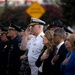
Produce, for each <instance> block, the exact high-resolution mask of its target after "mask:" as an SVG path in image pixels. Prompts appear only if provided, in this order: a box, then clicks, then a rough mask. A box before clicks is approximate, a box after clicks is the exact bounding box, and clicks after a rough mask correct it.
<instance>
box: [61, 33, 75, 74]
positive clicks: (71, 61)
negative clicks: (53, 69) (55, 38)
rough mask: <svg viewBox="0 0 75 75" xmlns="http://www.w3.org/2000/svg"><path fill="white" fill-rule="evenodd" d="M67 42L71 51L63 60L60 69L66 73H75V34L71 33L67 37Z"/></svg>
mask: <svg viewBox="0 0 75 75" xmlns="http://www.w3.org/2000/svg"><path fill="white" fill-rule="evenodd" d="M65 43H66V47H67V48H68V51H69V52H68V53H67V55H66V58H65V60H64V61H63V62H62V64H61V67H60V69H61V71H62V73H64V75H75V34H70V35H69V36H68V37H67V38H66V41H65Z"/></svg>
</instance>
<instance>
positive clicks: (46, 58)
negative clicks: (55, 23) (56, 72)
mask: <svg viewBox="0 0 75 75" xmlns="http://www.w3.org/2000/svg"><path fill="white" fill-rule="evenodd" d="M53 34H54V32H53V31H51V30H47V31H45V35H44V36H43V43H44V48H43V50H42V52H41V54H40V56H39V58H38V59H37V61H36V63H35V64H36V66H37V67H39V72H38V75H50V69H51V67H50V63H51V60H50V59H51V54H52V51H53V49H52V48H53Z"/></svg>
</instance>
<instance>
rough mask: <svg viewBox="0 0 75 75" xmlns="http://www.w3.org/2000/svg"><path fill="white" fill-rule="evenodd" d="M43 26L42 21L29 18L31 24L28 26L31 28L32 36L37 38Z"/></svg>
mask: <svg viewBox="0 0 75 75" xmlns="http://www.w3.org/2000/svg"><path fill="white" fill-rule="evenodd" d="M45 24H46V23H45V22H44V21H43V20H40V19H37V18H31V23H30V24H29V26H30V27H31V28H32V34H33V35H35V36H38V35H39V34H40V33H41V32H43V28H44V25H45Z"/></svg>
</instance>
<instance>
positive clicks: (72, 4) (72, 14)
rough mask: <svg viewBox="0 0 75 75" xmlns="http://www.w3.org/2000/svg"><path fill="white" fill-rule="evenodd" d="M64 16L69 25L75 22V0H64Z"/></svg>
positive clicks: (62, 4) (62, 5)
mask: <svg viewBox="0 0 75 75" xmlns="http://www.w3.org/2000/svg"><path fill="white" fill-rule="evenodd" d="M60 6H61V7H62V8H63V13H62V14H63V18H64V22H65V23H66V24H67V25H73V24H75V0H62V3H61V5H60Z"/></svg>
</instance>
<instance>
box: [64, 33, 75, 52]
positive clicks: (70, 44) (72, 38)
mask: <svg viewBox="0 0 75 75" xmlns="http://www.w3.org/2000/svg"><path fill="white" fill-rule="evenodd" d="M65 43H66V47H67V48H68V50H69V52H73V51H74V50H75V33H73V34H70V35H69V36H68V37H67V38H66V40H65Z"/></svg>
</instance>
